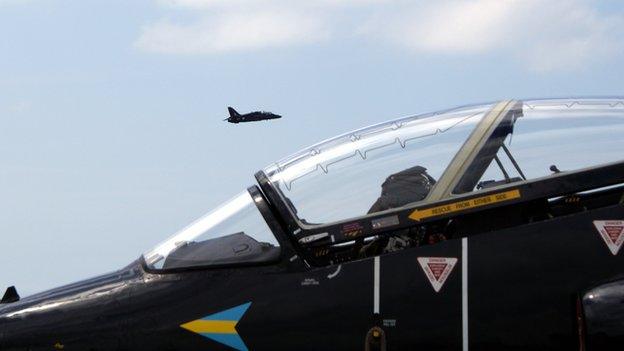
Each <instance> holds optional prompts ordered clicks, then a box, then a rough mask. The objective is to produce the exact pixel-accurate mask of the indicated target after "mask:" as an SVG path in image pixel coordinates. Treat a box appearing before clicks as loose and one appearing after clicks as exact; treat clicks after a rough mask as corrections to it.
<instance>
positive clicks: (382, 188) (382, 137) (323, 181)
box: [264, 104, 492, 224]
mask: <svg viewBox="0 0 624 351" xmlns="http://www.w3.org/2000/svg"><path fill="white" fill-rule="evenodd" d="M491 107H492V105H491V104H486V105H479V106H469V107H461V108H456V109H453V110H448V111H443V112H438V113H433V114H427V115H421V116H414V117H406V118H401V119H397V120H394V121H390V122H386V123H382V124H378V125H375V126H371V127H367V128H364V129H360V130H356V131H353V132H350V133H347V134H344V135H341V136H338V137H336V138H333V139H329V140H327V141H324V142H322V143H319V144H316V145H314V146H312V147H309V148H307V149H305V150H302V151H300V152H298V153H296V154H294V155H292V156H291V157H288V158H286V159H284V160H281V161H279V162H276V163H275V164H273V165H270V166H269V167H267V168H265V170H264V172H265V173H266V174H267V176H268V177H269V179H270V180H271V182H272V184H273V185H274V186H275V187H276V188H278V190H279V192H280V193H281V195H282V198H283V200H284V201H285V202H286V203H287V204H289V205H290V206H291V208H292V211H293V212H294V213H295V214H296V215H297V216H298V218H299V219H300V220H301V221H302V222H303V223H305V224H322V223H329V222H334V221H338V220H344V219H348V218H351V217H357V216H361V215H365V214H367V213H374V212H379V211H383V210H387V209H390V208H395V207H400V206H404V205H406V204H408V203H414V202H418V201H422V200H424V199H426V197H427V195H428V194H429V191H430V190H431V188H432V187H433V185H434V184H435V182H436V179H438V178H439V177H440V175H441V174H442V172H443V171H444V170H445V168H446V167H447V165H448V164H449V163H450V161H451V159H452V158H453V156H454V155H455V154H456V153H457V151H458V150H459V149H460V147H461V146H462V145H463V143H464V142H465V140H466V139H467V138H468V136H469V135H470V133H471V132H472V131H473V129H474V128H475V126H476V125H477V124H478V123H479V122H480V121H481V119H482V117H483V116H484V114H485V113H487V112H488V111H489V110H490V109H491ZM395 187H402V188H403V189H409V190H408V191H404V192H402V194H401V195H400V196H394V195H393V194H392V193H393V191H392V189H393V188H395Z"/></svg>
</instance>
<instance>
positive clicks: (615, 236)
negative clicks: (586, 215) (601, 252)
mask: <svg viewBox="0 0 624 351" xmlns="http://www.w3.org/2000/svg"><path fill="white" fill-rule="evenodd" d="M594 226H595V227H596V229H597V230H598V233H599V234H600V237H601V238H602V240H604V242H605V244H607V246H608V247H609V250H611V253H612V254H613V255H617V253H618V251H620V248H621V247H622V243H624V221H594Z"/></svg>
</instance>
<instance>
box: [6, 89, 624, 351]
mask: <svg viewBox="0 0 624 351" xmlns="http://www.w3.org/2000/svg"><path fill="white" fill-rule="evenodd" d="M623 132H624V98H605V99H598V98H592V99H550V100H527V101H521V100H505V101H500V102H495V103H489V104H484V105H474V106H464V107H459V108H454V109H449V110H444V111H441V112H437V113H429V114H424V115H418V116H411V117H404V118H400V119H396V120H392V121H388V122H385V123H381V124H377V125H374V126H370V127H366V128H363V129H359V130H355V131H352V132H349V133H346V134H343V135H340V136H338V137H335V138H333V139H328V140H326V141H324V142H321V143H319V144H316V145H314V146H312V147H310V148H308V149H304V150H302V151H299V152H297V153H295V154H293V155H292V156H290V157H287V158H284V159H282V160H280V161H278V162H276V163H272V164H271V165H270V166H268V167H266V168H264V169H263V170H261V171H258V172H257V173H256V174H255V182H254V183H253V184H251V185H249V186H247V187H246V188H244V190H243V191H241V192H240V193H239V194H238V195H235V196H234V197H233V198H232V199H230V200H229V201H226V202H225V203H223V204H222V205H221V206H219V207H217V208H216V209H214V210H213V211H211V212H209V213H208V214H206V215H205V216H203V217H201V218H199V219H198V220H196V221H195V222H193V223H192V224H190V225H188V226H187V227H185V228H183V229H182V230H180V231H178V232H177V233H175V234H174V235H173V236H172V237H170V238H169V239H167V240H165V241H163V242H161V243H160V244H158V245H156V246H155V247H154V248H152V249H149V250H147V251H146V252H145V253H144V254H143V255H142V256H141V257H139V258H138V259H137V260H136V261H134V262H132V263H130V264H129V265H128V266H126V267H124V268H121V269H120V270H118V271H115V272H112V273H109V274H105V275H102V276H98V277H95V278H92V279H89V280H85V281H81V282H77V283H74V284H70V285H67V286H63V287H59V288H56V289H52V290H49V291H45V292H41V293H38V294H35V295H32V296H27V297H24V298H20V296H19V294H18V292H17V290H16V289H15V288H13V287H11V288H9V289H8V290H7V292H6V293H5V294H4V295H3V298H2V301H1V303H0V350H3V351H26V350H29V351H40V350H41V351H43V350H58V351H60V350H64V351H70V350H94V351H105V350H117V351H121V350H149V351H177V350H223V351H225V350H230V351H232V350H237V351H247V350H249V351H251V350H288V351H292V350H311V351H312V350H314V351H318V350H358V351H361V350H364V351H372V350H458V351H459V350H461V351H469V350H475V351H476V350H557V351H559V350H561V351H564V350H586V351H594V350H601V351H604V350H621V349H622V345H623V341H624V304H623V303H622V301H624V250H621V249H622V245H623V244H624V138H623V137H622V135H623ZM24 249H25V250H27V248H24ZM95 249H97V248H95ZM53 260H54V256H53V254H52V253H51V257H50V261H53ZM21 264H24V263H23V262H15V263H14V265H15V267H11V266H4V267H2V269H3V270H11V269H17V266H18V265H21ZM32 279H35V277H32ZM9 283H10V282H7V285H10V284H9Z"/></svg>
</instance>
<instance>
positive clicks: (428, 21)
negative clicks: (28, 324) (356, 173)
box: [0, 0, 624, 294]
mask: <svg viewBox="0 0 624 351" xmlns="http://www.w3.org/2000/svg"><path fill="white" fill-rule="evenodd" d="M623 35H624V6H623V5H621V3H619V2H618V1H601V2H590V1H583V0H567V1H556V0H550V1H546V0H529V1H498V0H473V1H448V0H442V1H435V2H423V1H400V0H310V1H306V2H293V1H285V0H256V1H245V0H228V1H226V0H161V1H158V0H156V1H147V0H144V1H99V2H97V1H89V2H86V1H56V0H0V126H1V127H0V162H1V167H0V213H2V215H1V216H0V238H2V241H1V244H0V248H1V255H0V267H1V269H0V285H6V286H9V285H12V284H15V285H16V286H17V288H18V290H19V291H21V292H22V294H30V293H34V292H36V291H40V290H42V289H46V288H51V287H54V286H56V285H60V284H64V283H68V282H71V281H74V280H78V279H82V278H87V277H89V276H91V275H95V274H98V273H103V272H106V271H110V270H113V269H116V268H119V267H121V266H123V265H125V264H127V263H129V262H130V261H132V260H134V259H136V258H138V257H139V256H140V254H141V253H142V252H144V251H147V250H148V249H150V248H151V247H152V246H153V245H155V244H156V243H158V242H160V241H161V240H163V239H165V238H166V237H167V236H169V235H170V234H172V233H173V232H174V231H176V230H177V229H179V228H181V227H183V226H184V225H185V224H187V223H188V222H190V221H191V220H193V219H194V218H196V217H198V216H200V215H201V214H203V213H205V212H207V211H208V210H210V209H211V208H212V207H214V206H216V205H217V204H219V203H220V202H222V201H224V200H226V199H228V198H229V197H230V196H232V195H234V194H236V193H237V192H238V191H240V190H242V189H243V187H245V186H247V185H250V184H252V183H253V173H254V172H255V171H256V170H258V169H261V168H263V167H264V166H265V165H267V164H269V163H270V162H271V161H274V160H276V159H279V158H282V157H284V156H286V155H288V154H290V153H292V152H295V151H297V150H298V149H300V148H302V147H305V146H306V145H309V144H312V143H314V142H317V141H319V140H322V139H325V138H328V137H331V136H333V135H335V134H338V133H342V132H345V131H348V130H350V129H355V128H358V127H361V126H365V125H368V124H372V123H377V122H381V121H384V120H388V119H392V118H396V117H400V116H405V115H410V114H415V113H420V112H427V111H432V110H437V109H444V108H448V107H453V106H457V105H463V104H468V103H478V102H484V101H492V100H497V99H501V98H509V97H514V98H526V97H558V96H586V95H624V92H623V85H622V78H624V68H622V65H621V62H622V59H623V56H624V41H622V39H621V38H622V37H624V36H623ZM228 105H232V106H235V107H236V108H237V109H238V110H239V111H249V110H253V109H264V110H270V111H274V112H277V113H279V114H282V115H283V116H284V118H283V119H281V120H278V121H271V122H263V123H256V124H246V125H230V124H227V123H225V122H222V121H221V120H222V119H223V118H225V117H226V106H228Z"/></svg>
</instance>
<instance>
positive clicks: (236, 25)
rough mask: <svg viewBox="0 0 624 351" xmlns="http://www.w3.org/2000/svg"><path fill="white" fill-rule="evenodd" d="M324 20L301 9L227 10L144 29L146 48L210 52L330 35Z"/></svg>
mask: <svg viewBox="0 0 624 351" xmlns="http://www.w3.org/2000/svg"><path fill="white" fill-rule="evenodd" d="M325 28H326V27H325V25H324V24H323V22H322V20H319V19H318V18H315V17H314V16H306V15H304V14H303V13H298V12H281V13H277V12H268V11H265V12H253V13H251V12H246V13H241V12H227V13H225V14H220V15H216V16H207V17H205V18H202V19H200V20H199V21H198V22H196V23H193V24H189V25H179V24H173V23H170V22H167V21H163V22H160V23H156V24H153V25H148V26H145V27H144V28H143V31H142V33H141V36H140V37H139V39H138V41H137V42H136V45H137V46H138V47H139V48H141V49H144V50H146V51H154V52H162V53H182V54H210V53H218V52H229V51H241V50H252V49H261V48H268V47H276V46H283V45H289V44H301V43H308V42H314V41H319V40H323V39H325V38H327V37H328V32H327V30H326V29H325Z"/></svg>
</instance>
